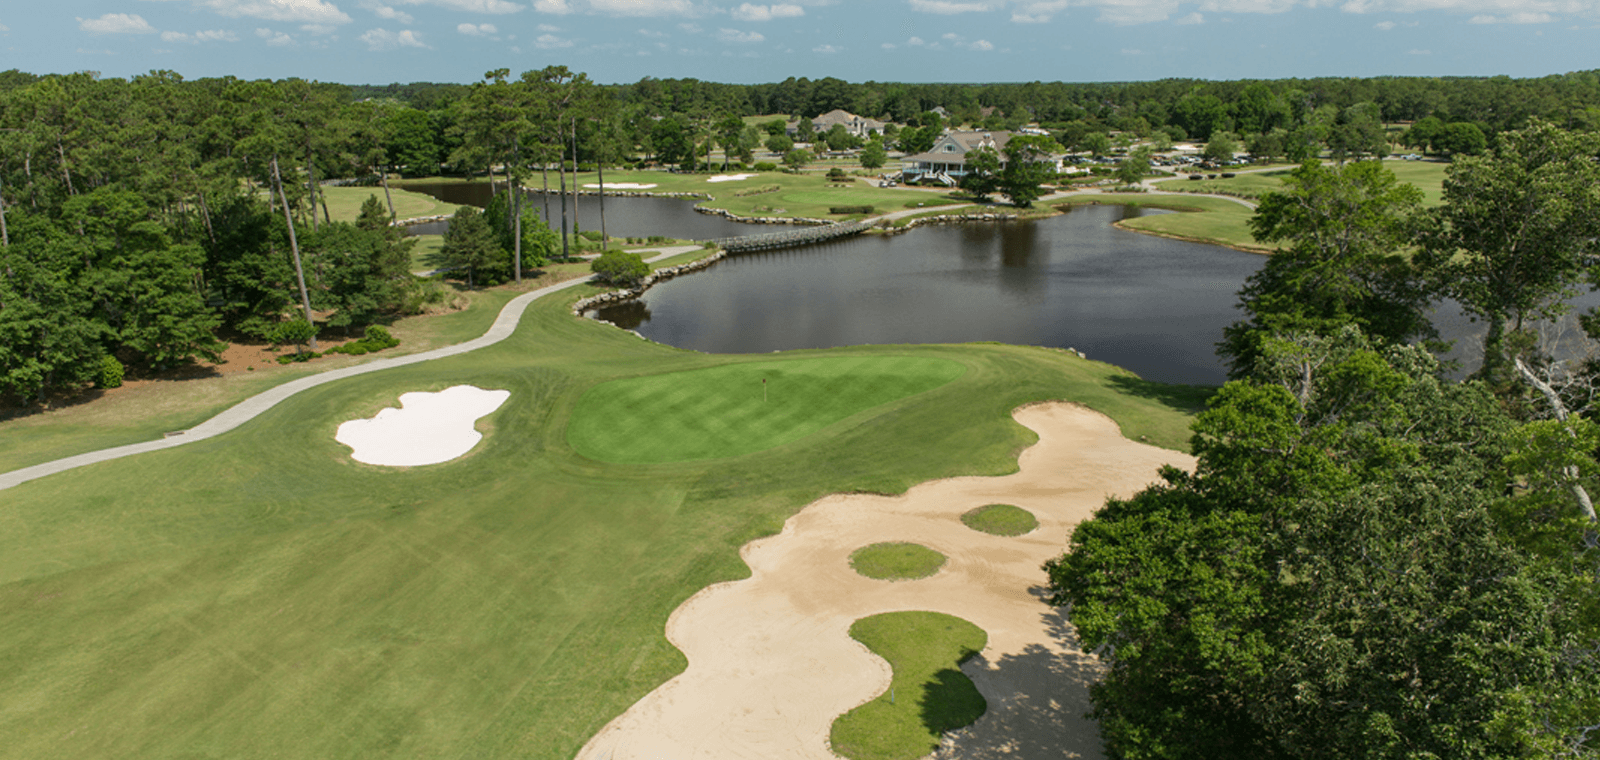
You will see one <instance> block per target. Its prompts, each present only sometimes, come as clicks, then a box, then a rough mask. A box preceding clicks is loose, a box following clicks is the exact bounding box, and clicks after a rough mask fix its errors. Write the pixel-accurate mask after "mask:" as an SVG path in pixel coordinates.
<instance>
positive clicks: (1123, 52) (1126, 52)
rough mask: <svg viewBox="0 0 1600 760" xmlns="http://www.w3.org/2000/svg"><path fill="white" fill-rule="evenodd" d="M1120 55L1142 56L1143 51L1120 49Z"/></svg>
mask: <svg viewBox="0 0 1600 760" xmlns="http://www.w3.org/2000/svg"><path fill="white" fill-rule="evenodd" d="M1122 54H1123V55H1144V51H1143V50H1139V49H1138V48H1123V49H1122Z"/></svg>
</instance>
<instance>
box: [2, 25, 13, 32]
mask: <svg viewBox="0 0 1600 760" xmlns="http://www.w3.org/2000/svg"><path fill="white" fill-rule="evenodd" d="M9 31H11V27H9V26H6V25H5V24H0V32H9Z"/></svg>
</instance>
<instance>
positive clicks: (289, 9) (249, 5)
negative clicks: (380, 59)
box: [153, 0, 350, 24]
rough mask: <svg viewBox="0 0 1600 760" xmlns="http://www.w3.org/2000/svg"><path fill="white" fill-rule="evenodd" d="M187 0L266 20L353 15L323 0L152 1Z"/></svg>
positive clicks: (333, 20)
mask: <svg viewBox="0 0 1600 760" xmlns="http://www.w3.org/2000/svg"><path fill="white" fill-rule="evenodd" d="M153 2H188V3H189V4H190V5H193V6H195V7H197V8H208V9H210V10H212V11H214V12H216V13H218V14H220V15H223V16H229V17H233V18H237V17H240V16H248V17H250V18H259V19H263V20H266V21H291V22H293V21H297V22H300V23H305V24H348V23H350V17H349V16H347V15H345V13H344V11H341V10H339V8H338V7H337V6H335V5H334V4H333V3H329V2H324V0H153Z"/></svg>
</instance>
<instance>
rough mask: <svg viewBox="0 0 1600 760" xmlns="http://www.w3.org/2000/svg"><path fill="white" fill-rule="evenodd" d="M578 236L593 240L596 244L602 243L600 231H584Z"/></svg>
mask: <svg viewBox="0 0 1600 760" xmlns="http://www.w3.org/2000/svg"><path fill="white" fill-rule="evenodd" d="M578 234H579V235H582V236H583V237H584V239H585V240H592V241H594V242H596V243H598V242H600V231H599V230H584V231H583V232H580V233H578Z"/></svg>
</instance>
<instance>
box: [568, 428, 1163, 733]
mask: <svg viewBox="0 0 1600 760" xmlns="http://www.w3.org/2000/svg"><path fill="white" fill-rule="evenodd" d="M1015 417H1016V419H1017V421H1018V422H1020V423H1022V424H1023V425H1026V426H1028V427H1029V428H1032V429H1034V430H1035V431H1037V432H1038V433H1039V442H1038V443H1037V444H1035V445H1034V446H1032V447H1031V448H1029V449H1027V450H1026V451H1025V452H1023V454H1022V456H1021V458H1020V460H1019V467H1020V469H1019V471H1018V472H1017V473H1015V474H1012V475H1007V476H1003V477H963V478H951V479H947V480H936V481H930V482H927V483H922V484H920V485H917V486H915V487H913V488H912V489H911V490H910V491H908V492H907V493H905V494H903V495H901V496H875V495H867V494H836V495H833V496H827V497H824V498H822V499H820V500H818V501H816V502H814V503H812V504H811V505H809V506H807V507H806V508H805V509H803V510H801V511H800V512H799V513H798V514H796V515H795V516H794V517H792V518H790V519H789V521H788V522H787V523H785V525H784V528H783V531H782V532H781V533H779V534H778V535H776V536H769V537H767V538H762V539H758V540H756V541H752V542H750V543H749V544H746V545H745V546H744V548H743V549H742V550H741V552H740V554H741V556H742V557H743V558H744V561H745V562H746V563H747V564H748V565H749V566H750V569H751V577H750V578H747V579H745V580H740V581H732V582H728V583H720V584H717V585H714V586H710V587H707V588H705V589H703V590H702V591H700V592H699V593H697V594H695V595H694V596H693V597H690V598H689V600H688V601H686V602H684V603H683V604H682V605H681V606H679V607H678V609H677V610H674V611H673V613H672V615H671V617H670V618H668V620H667V628H666V634H667V638H668V639H669V640H670V641H671V642H672V643H673V644H674V645H676V646H677V647H678V648H679V649H681V650H682V651H683V652H684V654H685V655H687V656H688V659H689V666H688V668H687V669H686V670H685V671H684V672H683V673H681V674H679V675H678V676H677V677H676V678H673V679H672V680H670V681H668V682H667V683H665V684H663V685H661V686H660V687H658V688H657V689H656V690H655V691H652V692H651V693H649V694H648V695H646V696H645V697H644V698H643V699H641V700H639V701H638V702H637V703H635V704H634V705H633V706H632V707H630V708H629V709H628V710H627V712H625V713H623V714H622V715H621V716H619V717H617V718H616V719H615V720H613V721H611V723H609V724H607V725H606V726H605V728H603V729H601V731H600V732H599V733H598V734H596V735H595V736H594V737H593V738H592V739H590V740H589V742H588V744H586V745H585V746H584V748H583V749H582V750H581V751H579V753H578V758H579V760H636V759H638V760H643V759H646V758H648V760H690V759H691V758H707V759H710V758H717V759H718V760H721V759H723V758H752V759H754V758H760V759H762V760H774V759H778V758H814V759H816V760H830V759H832V758H835V757H836V756H835V755H834V754H833V752H832V751H831V749H830V748H829V744H828V732H829V728H830V726H831V725H832V724H833V721H834V719H835V718H837V717H838V716H839V715H841V714H843V713H845V712H847V711H848V710H850V709H852V708H854V707H855V706H857V705H859V704H861V703H863V702H866V701H867V700H869V699H872V698H874V697H876V696H877V695H879V694H882V693H883V691H884V690H885V689H887V688H888V685H889V667H888V665H887V663H885V662H884V661H883V660H882V659H880V658H878V657H877V656H875V655H873V654H871V653H870V652H868V651H867V649H866V648H865V647H863V646H862V645H861V644H859V643H857V642H856V641H855V640H853V639H851V638H850V636H849V629H850V624H851V623H853V622H854V621H856V620H857V619H860V618H863V617H866V616H868V615H874V614H877V613H880V612H894V611H900V610H932V611H936V612H944V613H948V614H950V615H955V616H956V617H960V618H963V619H965V620H968V621H971V622H972V623H974V624H976V625H977V626H979V627H980V628H983V629H984V630H985V631H986V632H988V634H989V643H988V645H987V646H986V647H985V648H984V651H983V652H982V653H981V654H980V655H979V656H978V657H975V658H973V659H971V660H969V661H968V662H967V663H966V664H965V665H964V666H963V668H962V669H963V670H964V671H965V672H966V673H967V674H968V676H970V677H971V678H972V680H973V681H974V682H975V683H976V684H977V686H978V690H979V691H980V692H982V693H983V695H984V698H985V699H987V700H988V703H989V709H988V711H987V712H986V713H985V714H984V716H983V717H982V718H980V719H979V720H978V722H977V723H975V724H973V725H972V726H970V727H968V728H967V729H964V730H963V731H960V732H957V733H956V734H955V735H952V736H948V737H946V739H945V742H944V745H943V746H942V747H941V748H940V750H939V751H938V752H937V753H936V755H937V756H940V757H960V758H978V759H980V760H981V759H984V758H1002V757H1003V758H1008V759H1009V760H1019V759H1023V758H1062V757H1100V756H1101V754H1100V740H1099V734H1098V732H1097V729H1096V726H1095V724H1094V723H1093V722H1092V721H1090V720H1088V719H1087V718H1085V717H1084V714H1085V713H1086V712H1087V711H1088V709H1089V699H1088V685H1089V684H1090V683H1092V682H1093V681H1094V680H1095V679H1096V678H1098V676H1099V673H1100V669H1099V664H1098V660H1097V658H1095V657H1094V656H1092V655H1089V654H1086V653H1084V652H1083V651H1082V650H1080V649H1079V648H1078V646H1077V643H1076V639H1075V637H1074V634H1073V633H1072V628H1071V626H1070V625H1069V624H1068V623H1067V622H1066V620H1065V619H1064V618H1063V617H1062V616H1061V615H1060V612H1059V610H1057V609H1056V608H1053V607H1051V606H1050V605H1048V604H1047V603H1045V602H1044V601H1043V600H1042V598H1041V594H1042V592H1043V589H1042V586H1043V584H1044V583H1045V580H1046V579H1045V577H1044V574H1043V573H1042V572H1041V571H1040V569H1039V567H1040V565H1041V564H1042V563H1043V562H1044V561H1045V560H1046V559H1049V558H1051V557H1054V556H1057V555H1059V554H1060V553H1061V551H1062V547H1063V546H1064V545H1065V543H1066V538H1067V535H1068V534H1069V533H1070V531H1071V529H1072V526H1073V525H1075V524H1077V523H1078V522H1080V521H1082V520H1084V519H1085V518H1087V517H1089V516H1090V515H1091V514H1092V513H1093V512H1094V510H1095V509H1096V508H1098V507H1099V506H1100V505H1101V504H1102V503H1104V501H1105V498H1106V497H1107V496H1110V495H1118V496H1128V495H1131V494H1132V493H1133V492H1134V491H1137V490H1138V489H1140V488H1142V487H1144V486H1145V485H1146V484H1148V483H1150V482H1152V481H1153V480H1154V479H1155V478H1156V474H1157V471H1158V469H1159V468H1160V467H1161V465H1163V464H1169V463H1170V464H1174V465H1178V466H1181V467H1188V468H1192V467H1193V466H1194V460H1193V458H1191V457H1189V456H1188V455H1186V454H1180V453H1177V452H1173V451H1167V450H1165V449H1158V448H1156V447H1153V446H1148V445H1145V444H1141V443H1136V442H1133V441H1130V440H1128V439H1126V438H1123V437H1122V433H1121V432H1120V431H1119V430H1118V428H1117V425H1116V423H1115V422H1113V421H1112V420H1110V419H1109V418H1107V417H1104V416H1102V415H1100V414H1098V413H1096V412H1093V411H1090V410H1088V409H1085V408H1083V407H1079V406H1076V405H1072V404H1066V403H1059V402H1057V403H1049V404H1038V405H1032V406H1028V407H1024V408H1022V409H1019V410H1018V411H1017V412H1016V413H1015ZM991 503H1006V504H1014V505H1017V506H1019V507H1022V508H1024V509H1027V510H1029V511H1030V512H1033V514H1034V515H1035V516H1036V517H1038V519H1039V528H1038V529H1036V530H1034V531H1033V532H1032V533H1029V534H1027V535H1024V536H1017V537H1001V536H992V535H988V534H985V533H980V532H978V531H975V530H971V529H969V528H967V527H966V526H965V525H963V524H962V523H961V521H960V515H961V514H962V513H963V512H966V511H968V510H970V509H973V508H976V507H979V506H983V505H985V504H991ZM879 541H914V542H916V543H920V544H923V545H925V546H928V547H931V548H933V549H935V550H937V551H939V552H941V553H943V554H944V555H946V556H947V557H949V560H948V561H947V562H946V563H945V566H944V567H943V568H941V569H940V571H939V572H938V573H937V574H935V575H933V576H932V577H929V578H925V579H921V580H915V581H900V582H890V581H877V580H871V579H869V578H865V577H862V576H860V575H857V574H856V573H855V571H853V570H852V569H851V568H850V565H849V561H848V557H849V555H850V553H851V552H852V551H854V550H855V549H857V548H860V547H862V546H865V545H868V544H872V543H877V542H879Z"/></svg>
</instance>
